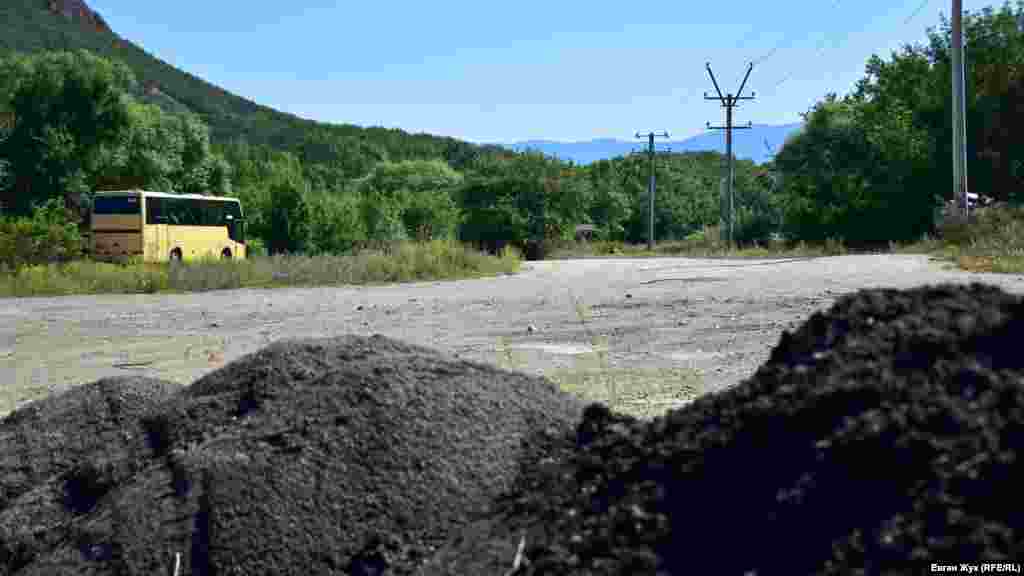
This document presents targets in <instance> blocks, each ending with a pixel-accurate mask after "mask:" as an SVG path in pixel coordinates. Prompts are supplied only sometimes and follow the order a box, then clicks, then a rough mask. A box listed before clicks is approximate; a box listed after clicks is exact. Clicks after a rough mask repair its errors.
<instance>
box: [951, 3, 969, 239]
mask: <svg viewBox="0 0 1024 576" xmlns="http://www.w3.org/2000/svg"><path fill="white" fill-rule="evenodd" d="M952 1H953V9H952V23H951V24H952V30H951V38H950V42H949V50H950V52H951V54H950V65H951V69H950V72H951V74H950V76H952V77H953V105H952V108H953V198H955V199H958V200H959V201H960V205H961V207H962V208H963V215H964V219H965V220H966V219H967V216H968V210H969V206H970V203H969V202H968V201H967V122H966V119H965V118H964V109H965V106H966V101H967V98H966V96H965V94H964V43H963V2H962V0H952Z"/></svg>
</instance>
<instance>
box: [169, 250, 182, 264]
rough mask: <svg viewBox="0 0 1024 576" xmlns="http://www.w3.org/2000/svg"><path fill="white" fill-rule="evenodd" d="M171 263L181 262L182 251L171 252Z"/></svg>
mask: <svg viewBox="0 0 1024 576" xmlns="http://www.w3.org/2000/svg"><path fill="white" fill-rule="evenodd" d="M171 262H181V250H180V249H178V248H175V249H174V250H171Z"/></svg>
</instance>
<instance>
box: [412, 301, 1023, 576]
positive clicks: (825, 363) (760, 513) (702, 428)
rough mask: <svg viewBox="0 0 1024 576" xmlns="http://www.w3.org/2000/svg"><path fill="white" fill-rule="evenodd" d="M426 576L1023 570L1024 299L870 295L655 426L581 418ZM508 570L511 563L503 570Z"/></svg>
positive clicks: (607, 416) (843, 305)
mask: <svg viewBox="0 0 1024 576" xmlns="http://www.w3.org/2000/svg"><path fill="white" fill-rule="evenodd" d="M574 441H575V446H574V447H573V449H572V450H571V454H570V455H569V456H567V457H566V459H565V465H564V466H557V465H555V466H552V467H551V469H550V470H548V471H547V472H545V474H546V477H544V476H540V477H537V478H534V480H535V482H534V484H533V489H525V490H522V491H521V492H520V493H519V494H518V495H517V497H515V498H514V499H513V500H512V501H511V502H507V503H505V504H504V505H503V506H502V510H500V511H499V512H498V513H497V514H496V515H495V516H493V517H492V519H491V520H489V521H482V522H480V523H479V524H478V525H476V526H474V528H473V531H472V532H468V531H467V532H464V533H462V534H460V535H458V536H457V537H455V538H453V540H452V541H451V542H450V543H449V544H448V545H447V546H446V547H445V548H444V549H442V550H441V551H440V552H439V553H438V554H437V555H436V556H435V558H434V559H433V561H432V563H431V564H430V565H429V567H428V568H427V569H425V570H423V571H422V572H421V573H422V574H453V575H454V574H505V573H506V571H508V570H509V569H510V568H511V567H512V566H513V558H514V557H515V556H516V552H517V544H518V543H519V542H521V541H522V542H525V546H524V547H523V552H524V554H522V555H521V560H522V561H521V562H520V569H519V570H518V571H516V572H515V573H516V574H518V575H524V574H720V575H742V574H757V575H758V576H765V575H776V574H778V575H787V576H789V575H793V574H836V575H839V574H858V573H859V574H883V573H887V574H906V573H926V572H927V570H928V567H929V564H930V563H931V562H939V563H942V562H946V563H950V564H954V563H959V562H972V561H990V562H999V561H1009V562H1020V561H1021V560H1020V559H1021V558H1024V498H1022V497H1021V489H1022V487H1024V464H1022V463H1021V462H1020V460H1019V459H1020V458H1021V457H1024V302H1022V299H1021V298H1019V297H1017V296H1013V295H1008V294H1006V293H1004V292H1002V291H1001V290H1000V289H998V288H995V287H989V286H984V285H980V284H974V285H971V286H949V285H942V286H933V287H925V288H921V289H914V290H906V291H898V290H885V289H878V290H866V291H861V292H859V293H855V294H851V295H848V296H846V297H843V298H842V299H840V300H839V301H838V302H836V303H835V305H834V306H833V307H832V308H831V309H830V310H828V311H827V312H825V313H820V312H819V313H815V314H814V315H813V316H812V317H811V318H810V319H808V320H807V321H806V322H805V323H804V324H803V326H801V327H800V328H799V329H798V330H797V331H796V332H795V333H792V334H790V333H784V334H783V335H782V337H781V340H780V342H779V344H778V345H777V346H776V347H775V349H774V350H773V351H772V354H771V358H770V360H769V361H768V362H767V363H766V364H765V365H763V366H762V367H761V368H760V369H759V370H758V371H757V372H756V373H755V374H754V375H753V376H752V377H751V378H750V379H748V380H746V381H745V382H743V383H742V384H740V385H739V386H737V387H735V388H733V389H730V390H728V391H726V392H723V393H721V394H718V395H714V396H708V397H704V398H702V399H700V400H698V401H696V402H694V403H693V404H692V405H690V406H688V407H686V408H683V409H679V410H676V411H673V412H670V413H669V414H667V415H666V416H665V417H662V418H658V419H656V420H654V421H651V422H640V421H637V420H634V419H632V418H629V417H625V416H620V415H616V414H612V413H610V412H609V411H608V410H607V409H604V408H603V407H601V406H598V405H592V406H590V407H588V408H587V409H586V411H585V414H584V417H583V419H582V421H581V423H580V425H579V427H578V429H577V433H576V437H575V439H574ZM499 567H500V570H498V568H499Z"/></svg>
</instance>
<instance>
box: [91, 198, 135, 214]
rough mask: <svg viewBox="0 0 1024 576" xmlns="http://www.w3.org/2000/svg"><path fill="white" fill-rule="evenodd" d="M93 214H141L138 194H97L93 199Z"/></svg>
mask: <svg viewBox="0 0 1024 576" xmlns="http://www.w3.org/2000/svg"><path fill="white" fill-rule="evenodd" d="M92 213H93V214H101V215H106V214H141V213H142V204H141V203H140V202H139V197H138V196H97V197H96V198H95V199H94V200H93V205H92Z"/></svg>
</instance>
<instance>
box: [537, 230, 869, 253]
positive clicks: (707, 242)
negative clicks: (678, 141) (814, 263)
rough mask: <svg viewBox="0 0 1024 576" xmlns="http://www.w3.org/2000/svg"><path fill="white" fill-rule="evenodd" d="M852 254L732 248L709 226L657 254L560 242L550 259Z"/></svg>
mask: <svg viewBox="0 0 1024 576" xmlns="http://www.w3.org/2000/svg"><path fill="white" fill-rule="evenodd" d="M848 252H849V250H848V249H847V247H846V245H845V244H844V243H843V242H842V241H841V240H834V239H830V240H828V241H826V242H825V243H823V244H821V245H811V244H807V243H805V242H786V241H783V240H773V241H767V242H763V243H754V244H750V245H741V246H736V247H731V246H730V245H729V242H728V239H727V238H725V237H723V234H722V230H721V228H720V227H719V226H707V227H705V228H703V229H702V230H699V231H697V232H694V233H693V234H690V235H689V236H687V237H686V238H684V239H682V240H667V241H660V242H657V243H655V245H654V250H648V249H647V244H626V243H623V242H609V241H600V242H592V243H588V242H576V241H556V242H551V243H549V245H548V249H547V251H546V254H547V257H548V258H549V259H553V260H561V259H568V258H608V257H618V258H623V257H625V258H642V257H651V256H686V257H691V258H765V257H773V256H835V255H840V254H846V253H848Z"/></svg>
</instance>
